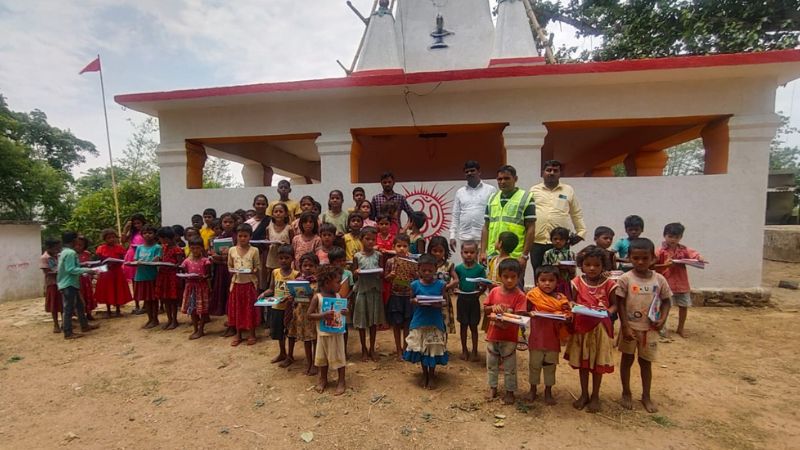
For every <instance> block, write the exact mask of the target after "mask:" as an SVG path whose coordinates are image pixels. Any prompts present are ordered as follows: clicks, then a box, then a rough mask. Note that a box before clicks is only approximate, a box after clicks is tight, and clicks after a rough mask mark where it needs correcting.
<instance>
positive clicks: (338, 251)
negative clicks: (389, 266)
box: [328, 241, 360, 355]
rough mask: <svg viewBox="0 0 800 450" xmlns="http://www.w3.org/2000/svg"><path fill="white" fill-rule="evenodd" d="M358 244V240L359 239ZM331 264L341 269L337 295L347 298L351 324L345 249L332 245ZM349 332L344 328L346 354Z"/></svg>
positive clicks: (349, 277)
mask: <svg viewBox="0 0 800 450" xmlns="http://www.w3.org/2000/svg"><path fill="white" fill-rule="evenodd" d="M359 244H360V241H359ZM328 258H330V261H331V265H333V266H336V267H338V268H340V269H342V282H341V285H340V286H339V296H340V297H342V298H346V299H347V326H348V327H350V326H352V322H353V314H352V312H353V295H352V294H353V286H355V283H354V282H353V272H351V271H350V270H348V269H347V260H346V259H345V251H344V249H342V248H340V247H333V249H331V252H330V253H329V254H328ZM349 335H350V333H349V332H348V331H347V328H345V330H344V353H345V355H346V354H347V340H348V337H349Z"/></svg>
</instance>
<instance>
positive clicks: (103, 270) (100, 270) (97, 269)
mask: <svg viewBox="0 0 800 450" xmlns="http://www.w3.org/2000/svg"><path fill="white" fill-rule="evenodd" d="M94 271H95V272H97V273H106V272H108V266H107V265H106V264H103V265H102V266H97V267H94Z"/></svg>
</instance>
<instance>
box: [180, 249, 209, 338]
mask: <svg viewBox="0 0 800 450" xmlns="http://www.w3.org/2000/svg"><path fill="white" fill-rule="evenodd" d="M181 267H182V268H183V270H184V271H185V272H186V273H190V274H194V275H196V277H194V278H187V279H186V284H185V286H184V288H183V304H182V305H181V312H182V313H184V314H188V315H189V316H191V318H192V327H193V328H194V333H192V335H191V336H189V339H192V340H193V339H198V338H201V337H203V336H205V331H204V328H205V325H206V321H205V320H203V316H204V315H205V314H208V303H209V298H208V297H209V292H208V291H209V289H208V277H209V275H210V274H211V261H209V260H208V258H206V257H204V256H203V240H202V239H201V238H199V237H198V238H193V239H191V240H190V241H189V257H188V258H186V259H185V260H183V261H182V262H181Z"/></svg>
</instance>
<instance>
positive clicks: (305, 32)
mask: <svg viewBox="0 0 800 450" xmlns="http://www.w3.org/2000/svg"><path fill="white" fill-rule="evenodd" d="M487 1H489V2H491V3H492V4H493V3H494V0H487ZM352 3H353V4H354V5H355V6H356V7H357V8H358V9H360V10H361V11H362V12H363V13H364V14H365V15H366V14H367V13H368V12H369V9H370V8H371V6H372V3H373V0H352ZM0 30H3V31H2V36H3V39H1V40H0V93H2V94H3V95H4V96H5V97H6V100H7V102H8V104H9V106H10V107H11V109H13V110H16V111H31V110H33V109H40V110H42V111H44V112H45V113H46V114H47V116H48V120H49V122H50V124H51V125H54V126H57V127H59V128H64V129H69V130H71V131H72V132H73V133H74V134H75V135H76V136H77V137H79V138H81V139H86V140H89V141H91V142H93V143H94V144H95V145H96V146H97V148H98V150H99V151H100V152H101V153H100V154H101V156H100V157H96V158H90V159H89V160H88V161H87V163H86V164H84V165H82V166H81V167H79V168H78V170H77V171H78V172H79V173H80V172H81V171H82V170H86V169H88V168H91V167H98V166H101V165H104V164H107V161H108V157H107V145H106V137H105V131H104V125H103V110H102V103H101V94H100V83H99V79H98V74H97V73H86V74H84V75H78V72H79V71H80V70H81V69H82V68H83V67H84V66H85V65H86V64H88V63H89V62H90V61H92V60H93V59H94V58H95V57H96V55H97V54H100V55H101V59H102V65H103V77H104V81H105V90H106V104H107V106H108V114H109V127H110V130H111V147H112V149H113V153H114V155H115V157H116V156H118V155H121V153H122V150H123V148H124V147H125V144H126V142H127V139H128V137H129V136H130V134H131V131H132V125H131V124H130V123H129V122H128V120H129V119H130V120H134V121H141V120H143V118H144V115H142V114H140V113H137V112H135V111H130V110H126V109H124V108H123V107H121V106H120V105H118V104H116V103H114V100H113V98H114V95H118V94H124V93H136V92H150V91H165V90H173V89H186V88H199V87H211V86H229V85H236V84H248V83H263V82H272V81H288V80H300V79H314V78H328V77H340V76H343V75H344V73H343V71H342V69H341V68H339V66H338V65H337V64H336V60H337V59H339V60H341V61H342V62H343V63H344V64H345V65H346V66H349V65H350V63H351V61H352V59H353V57H354V54H355V51H356V48H357V46H358V42H359V40H360V38H361V34H362V33H363V31H364V25H363V23H362V22H361V21H360V20H359V19H358V18H357V17H356V16H355V15H354V14H353V13H352V12H351V11H350V10H349V9H348V8H347V6H346V5H345V2H344V0H341V1H339V0H315V1H296V0H289V1H275V0H237V1H236V2H227V1H223V0H115V1H114V2H109V1H107V0H78V1H73V2H56V1H54V0H26V1H19V0H0ZM548 31H551V32H554V33H555V34H556V37H555V45H556V46H559V45H560V44H561V43H566V44H568V45H579V46H581V47H588V46H591V45H593V44H594V43H593V42H591V41H590V40H588V39H586V40H577V39H575V38H574V36H573V35H574V30H572V29H571V28H570V27H568V26H566V25H563V26H560V27H555V29H552V30H548ZM797 84H798V82H796V81H795V82H792V83H790V84H788V85H787V86H786V87H784V88H780V89H779V90H778V98H777V101H776V111H781V112H783V113H784V114H789V115H791V121H792V124H793V125H795V126H797V127H800V107H798V106H797V104H798V102H800V89H797ZM795 140H796V141H797V142H796V143H798V144H800V137H797V138H792V141H793V143H795V142H794V141H795ZM76 175H77V174H76ZM236 175H238V173H237V174H236Z"/></svg>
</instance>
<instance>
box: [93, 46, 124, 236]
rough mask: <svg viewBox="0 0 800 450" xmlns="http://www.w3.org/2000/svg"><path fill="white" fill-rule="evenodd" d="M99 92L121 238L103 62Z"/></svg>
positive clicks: (119, 230)
mask: <svg viewBox="0 0 800 450" xmlns="http://www.w3.org/2000/svg"><path fill="white" fill-rule="evenodd" d="M97 60H98V61H100V55H99V54H98V55H97ZM99 72H100V92H101V94H102V95H103V116H104V117H105V119H106V141H107V143H108V164H109V167H110V168H111V190H112V192H113V194H114V212H115V213H116V216H117V234H118V235H119V237H120V239H122V222H121V221H120V218H119V196H118V195H117V177H116V175H115V174H114V157H113V156H111V133H109V131H108V111H107V110H106V87H105V84H104V83H103V64H102V62H101V63H100V70H99Z"/></svg>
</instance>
